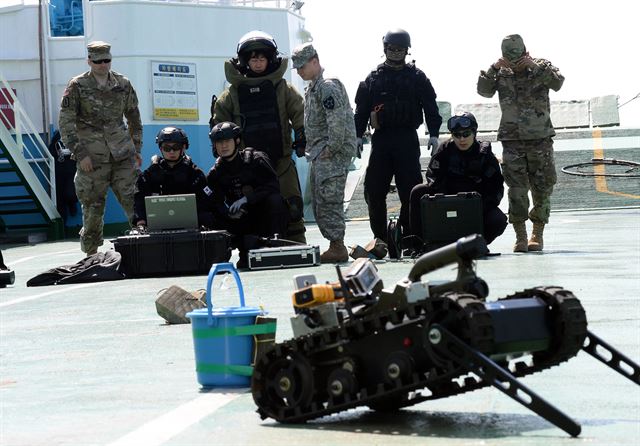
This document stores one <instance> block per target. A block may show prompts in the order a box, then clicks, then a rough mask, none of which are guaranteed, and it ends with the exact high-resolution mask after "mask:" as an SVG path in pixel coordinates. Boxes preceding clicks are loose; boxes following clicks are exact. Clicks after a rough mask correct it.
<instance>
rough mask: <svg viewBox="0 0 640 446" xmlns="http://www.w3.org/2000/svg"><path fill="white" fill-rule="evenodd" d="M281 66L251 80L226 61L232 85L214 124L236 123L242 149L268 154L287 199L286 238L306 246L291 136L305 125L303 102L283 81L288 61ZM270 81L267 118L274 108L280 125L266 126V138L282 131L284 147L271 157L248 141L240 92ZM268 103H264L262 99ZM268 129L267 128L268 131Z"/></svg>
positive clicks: (219, 103) (217, 105)
mask: <svg viewBox="0 0 640 446" xmlns="http://www.w3.org/2000/svg"><path fill="white" fill-rule="evenodd" d="M279 60H280V65H279V66H278V67H277V68H275V70H274V71H272V72H269V73H268V74H265V75H262V76H256V77H248V76H246V75H244V74H242V73H241V72H240V71H239V70H238V67H237V66H236V65H235V64H234V63H233V62H232V61H226V62H225V64H224V71H225V76H226V78H227V81H228V82H229V84H231V85H230V86H229V88H228V89H227V90H225V91H224V92H223V93H222V94H221V95H220V98H219V99H218V100H217V101H216V103H215V106H214V115H213V119H212V121H213V122H214V123H216V124H217V123H220V122H224V121H229V122H234V123H235V124H237V125H239V126H240V127H242V128H243V147H244V144H245V143H247V145H251V146H252V147H254V148H255V149H258V150H261V151H264V152H267V154H268V155H269V158H270V159H271V163H272V164H273V168H274V169H275V171H276V173H277V175H278V180H279V182H280V193H281V194H282V196H283V197H284V198H285V201H286V202H287V205H288V207H289V211H290V213H291V218H290V222H289V226H288V228H287V238H289V239H291V240H295V241H299V242H302V243H304V242H306V239H305V236H304V232H305V227H304V220H303V215H304V204H303V200H302V192H301V191H300V180H299V178H298V170H297V169H296V165H295V162H294V161H293V159H292V158H291V155H292V153H293V149H292V139H291V133H292V129H296V130H298V129H302V128H303V125H304V113H303V107H304V104H303V98H302V96H301V95H300V93H298V91H297V90H296V89H295V87H294V86H293V85H291V84H289V83H288V82H287V81H286V80H285V79H283V76H284V73H286V71H287V67H288V60H287V59H286V58H280V59H279ZM265 81H267V82H270V83H271V84H273V87H274V88H275V97H276V103H275V104H271V103H269V102H271V101H268V100H267V101H266V102H262V106H263V107H264V111H265V114H267V113H268V112H269V111H272V109H273V108H274V107H275V109H276V110H275V113H277V114H278V116H279V122H277V123H272V125H271V126H265V129H264V130H265V132H264V133H265V134H266V133H267V132H269V130H271V128H274V127H275V128H280V132H281V134H280V135H279V136H280V140H281V145H282V147H277V148H274V149H275V151H274V152H276V153H269V152H270V150H268V149H267V148H266V147H262V146H261V145H260V144H257V143H255V142H247V141H250V139H249V138H248V136H249V134H248V130H249V129H247V128H246V119H245V116H244V115H243V112H242V108H243V106H244V105H243V104H241V102H240V90H241V89H246V87H247V86H248V87H249V88H252V87H253V88H256V87H257V88H260V87H261V85H263V83H264V82H265ZM261 100H262V101H265V100H264V99H261ZM267 127H268V128H267Z"/></svg>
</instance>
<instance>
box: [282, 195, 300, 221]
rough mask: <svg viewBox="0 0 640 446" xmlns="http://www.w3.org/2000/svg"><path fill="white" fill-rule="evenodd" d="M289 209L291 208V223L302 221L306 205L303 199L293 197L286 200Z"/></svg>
mask: <svg viewBox="0 0 640 446" xmlns="http://www.w3.org/2000/svg"><path fill="white" fill-rule="evenodd" d="M286 202H287V207H288V208H289V216H290V218H291V221H298V220H302V217H303V215H304V204H303V202H302V197H299V196H295V195H294V196H293V197H289V198H287V199H286Z"/></svg>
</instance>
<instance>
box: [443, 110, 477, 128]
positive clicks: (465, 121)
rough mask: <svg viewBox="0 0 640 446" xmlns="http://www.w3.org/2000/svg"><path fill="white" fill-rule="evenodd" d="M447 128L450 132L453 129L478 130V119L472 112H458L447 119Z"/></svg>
mask: <svg viewBox="0 0 640 446" xmlns="http://www.w3.org/2000/svg"><path fill="white" fill-rule="evenodd" d="M447 128H448V129H449V131H450V132H453V131H455V130H466V129H471V130H473V131H474V132H475V131H477V130H478V121H477V120H476V117H475V116H473V113H469V112H458V113H456V114H455V115H453V116H452V117H450V118H449V120H448V121H447Z"/></svg>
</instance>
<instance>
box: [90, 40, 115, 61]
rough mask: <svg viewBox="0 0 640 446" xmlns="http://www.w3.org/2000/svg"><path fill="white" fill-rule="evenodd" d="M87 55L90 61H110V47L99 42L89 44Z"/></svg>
mask: <svg viewBox="0 0 640 446" xmlns="http://www.w3.org/2000/svg"><path fill="white" fill-rule="evenodd" d="M87 54H88V57H89V59H91V60H100V59H111V45H110V44H109V43H107V42H102V41H100V40H98V41H94V42H89V44H88V45H87Z"/></svg>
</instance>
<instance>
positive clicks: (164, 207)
mask: <svg viewBox="0 0 640 446" xmlns="http://www.w3.org/2000/svg"><path fill="white" fill-rule="evenodd" d="M144 205H145V209H146V211H147V228H148V230H149V232H160V231H175V230H193V231H195V230H197V229H198V208H197V206H196V196H195V194H184V195H151V196H149V197H145V198H144Z"/></svg>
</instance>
